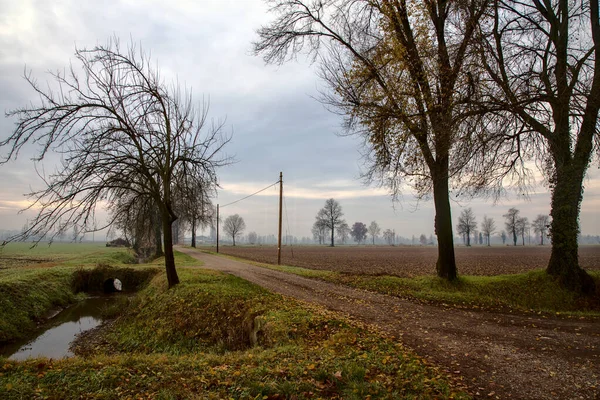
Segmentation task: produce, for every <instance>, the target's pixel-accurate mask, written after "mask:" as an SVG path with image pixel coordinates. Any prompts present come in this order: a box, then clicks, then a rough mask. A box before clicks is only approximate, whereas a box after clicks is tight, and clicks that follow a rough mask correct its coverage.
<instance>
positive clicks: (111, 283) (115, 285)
mask: <svg viewBox="0 0 600 400" xmlns="http://www.w3.org/2000/svg"><path fill="white" fill-rule="evenodd" d="M121 290H123V283H122V282H121V281H120V280H119V279H117V278H109V279H107V280H105V281H104V293H114V292H120V291H121Z"/></svg>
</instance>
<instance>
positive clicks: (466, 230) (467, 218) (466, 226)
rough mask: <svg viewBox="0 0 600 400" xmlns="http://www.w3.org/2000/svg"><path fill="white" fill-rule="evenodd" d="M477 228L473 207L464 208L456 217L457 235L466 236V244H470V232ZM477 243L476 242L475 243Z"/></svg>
mask: <svg viewBox="0 0 600 400" xmlns="http://www.w3.org/2000/svg"><path fill="white" fill-rule="evenodd" d="M475 228H477V221H475V214H473V209H471V208H465V209H464V210H462V212H461V213H460V216H459V217H458V225H457V226H456V231H457V232H458V234H459V235H463V236H464V237H465V238H466V243H465V244H466V245H467V246H471V234H472V233H473V232H474V230H475ZM475 244H477V242H476V243H475Z"/></svg>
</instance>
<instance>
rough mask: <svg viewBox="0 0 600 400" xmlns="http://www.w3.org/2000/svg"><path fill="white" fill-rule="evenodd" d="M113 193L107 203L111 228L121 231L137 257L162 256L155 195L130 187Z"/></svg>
mask: <svg viewBox="0 0 600 400" xmlns="http://www.w3.org/2000/svg"><path fill="white" fill-rule="evenodd" d="M115 197H116V199H115V201H114V202H113V203H111V204H109V205H108V210H109V213H110V218H111V220H112V221H113V224H112V225H111V227H110V229H111V230H114V229H119V230H121V231H122V232H123V234H124V235H125V238H126V239H127V240H128V241H129V242H130V243H131V244H132V247H133V250H134V251H135V253H136V256H137V257H138V258H139V259H149V258H153V259H154V258H158V257H162V256H164V253H163V248H162V222H161V219H160V210H159V208H158V206H157V204H156V202H155V201H154V199H153V198H152V197H150V196H148V195H141V194H138V193H136V192H135V191H130V190H123V191H122V194H121V195H120V196H115ZM59 226H60V223H59Z"/></svg>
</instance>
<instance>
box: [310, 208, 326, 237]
mask: <svg viewBox="0 0 600 400" xmlns="http://www.w3.org/2000/svg"><path fill="white" fill-rule="evenodd" d="M312 234H313V238H314V239H315V241H317V242H319V244H324V243H325V236H326V234H327V224H326V223H325V220H323V219H322V218H321V215H320V214H319V213H317V216H316V217H315V222H314V224H313V227H312Z"/></svg>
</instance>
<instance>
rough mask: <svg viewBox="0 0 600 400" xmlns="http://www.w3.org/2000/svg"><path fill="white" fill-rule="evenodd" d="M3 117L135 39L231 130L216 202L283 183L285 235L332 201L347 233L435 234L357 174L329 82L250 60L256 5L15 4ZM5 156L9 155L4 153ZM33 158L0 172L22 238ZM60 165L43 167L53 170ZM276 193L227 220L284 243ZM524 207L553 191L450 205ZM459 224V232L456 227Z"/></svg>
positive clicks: (592, 221)
mask: <svg viewBox="0 0 600 400" xmlns="http://www.w3.org/2000/svg"><path fill="white" fill-rule="evenodd" d="M0 10H1V11H0V108H1V109H2V110H4V111H6V110H10V109H14V108H17V107H21V106H23V105H25V104H27V103H28V102H30V101H33V102H35V101H36V96H35V95H34V94H33V92H32V90H31V88H29V87H28V85H27V83H26V82H25V81H24V80H23V79H22V75H23V72H24V70H25V66H26V67H27V69H28V70H29V69H30V70H31V71H32V72H33V74H34V75H35V76H36V77H37V78H38V80H40V81H44V80H45V79H46V76H45V71H47V70H56V69H62V68H64V67H67V66H68V65H69V61H70V60H71V59H72V56H73V52H74V48H75V46H77V47H92V46H94V45H95V44H97V43H106V41H107V40H108V38H110V37H111V36H113V35H116V36H117V37H118V38H120V39H121V42H122V44H123V45H125V44H127V43H129V42H130V40H133V42H134V43H136V44H138V45H139V44H141V46H142V47H143V48H144V50H146V51H147V52H150V53H151V57H152V60H153V62H154V63H156V65H158V67H159V68H160V70H161V72H162V75H163V77H164V78H165V80H166V81H167V82H174V81H178V82H179V83H180V84H181V85H185V86H187V87H189V88H192V90H193V93H194V98H195V99H196V100H197V101H198V102H201V101H202V99H205V100H209V101H210V117H211V118H214V119H215V120H223V119H226V127H227V131H228V132H231V133H232V135H233V139H232V141H231V144H230V145H229V146H228V148H227V153H228V154H231V155H235V157H236V159H237V160H238V162H237V163H235V164H233V165H231V166H229V167H225V168H223V169H222V170H220V174H219V177H220V183H221V186H222V190H220V191H219V197H218V199H215V202H217V203H220V204H226V203H229V202H232V201H234V200H236V199H238V198H241V197H243V196H246V195H248V194H250V193H253V192H255V191H257V190H259V189H261V188H263V187H265V186H268V185H269V184H271V183H273V182H275V181H276V180H277V179H278V176H279V171H283V173H284V182H285V185H284V191H285V194H286V209H287V218H286V219H287V220H288V221H289V225H288V224H287V223H286V225H288V226H286V228H285V229H286V230H287V231H288V232H289V234H293V235H296V236H298V237H302V236H310V227H311V226H312V223H313V221H314V216H315V214H316V212H317V211H318V209H319V208H320V207H322V206H323V204H324V202H325V200H326V199H327V198H329V197H334V198H336V199H337V200H339V201H340V203H341V204H342V207H343V209H344V212H345V214H346V215H345V217H346V219H347V221H348V223H349V224H352V223H353V222H355V221H362V222H365V223H367V224H368V223H369V222H370V221H372V220H376V221H378V222H379V225H380V226H381V227H382V228H383V229H386V228H391V229H395V230H396V232H397V233H398V234H400V235H402V236H406V237H410V236H412V235H413V234H414V235H419V234H421V233H425V234H426V235H429V234H432V233H433V214H434V213H433V209H432V208H433V205H432V202H431V201H422V202H420V203H418V204H417V203H416V201H415V200H414V198H413V197H412V196H411V194H410V193H405V196H404V200H403V201H402V202H401V203H400V204H392V202H391V199H390V196H389V195H388V194H387V193H386V191H385V190H384V189H382V188H377V187H366V186H364V185H363V184H362V182H361V181H360V180H359V179H358V177H359V175H360V163H361V161H360V153H359V145H360V140H359V139H358V138H353V137H340V136H338V135H336V133H340V132H341V128H340V124H341V119H340V117H339V116H336V115H334V114H331V113H330V112H328V111H326V110H325V109H324V107H323V106H322V105H321V104H320V103H318V102H317V101H316V100H314V97H317V96H318V90H319V88H321V89H323V86H322V83H321V82H320V81H319V79H318V78H317V76H316V74H315V71H314V68H312V67H311V66H310V65H309V64H308V63H307V62H306V61H305V60H303V59H302V58H300V59H299V61H297V62H290V63H287V64H285V65H283V66H280V67H278V66H271V65H269V66H266V65H264V63H263V61H262V59H260V58H257V57H254V56H252V55H251V54H250V50H251V41H252V40H254V39H255V38H256V36H255V30H256V29H257V28H258V27H260V25H261V24H265V23H267V22H268V21H269V18H270V16H269V15H268V14H267V9H266V6H265V5H264V4H263V2H262V1H259V0H252V1H250V0H248V1H225V0H215V1H191V0H190V1H169V2H166V1H145V0H144V1H142V0H139V1H135V0H133V1H132V0H123V1H103V2H88V1H53V2H48V1H45V0H41V1H33V0H31V1H26V0H20V1H9V0H0ZM13 124H14V120H10V119H7V118H2V119H0V137H6V136H7V135H8V134H9V133H10V132H11V130H12V129H13ZM2 154H5V151H4V150H2ZM32 154H33V148H32V147H29V148H28V150H25V151H24V152H22V153H21V154H20V156H19V158H18V160H17V161H14V162H10V163H8V164H6V165H4V166H1V167H0V172H1V173H2V184H1V186H0V187H1V189H0V221H1V222H0V229H19V228H20V227H21V226H22V225H23V224H24V223H25V221H26V219H27V218H28V217H29V218H31V216H32V214H31V212H29V213H24V214H21V215H17V212H18V210H20V209H21V208H23V207H24V206H26V205H27V202H26V198H24V197H23V194H24V193H27V192H29V191H31V190H32V189H36V188H40V187H41V185H42V182H41V180H40V179H39V178H38V176H37V174H36V172H35V168H34V164H33V162H32V161H30V158H31V156H32ZM57 159H58V158H57V157H56V156H53V157H50V158H49V159H48V160H45V161H44V163H43V165H38V168H45V169H46V170H51V169H52V168H53V167H54V165H55V163H56V161H57ZM599 175H600V174H598V168H597V162H596V163H594V164H593V165H592V166H591V168H590V174H589V177H588V180H587V181H586V184H585V194H584V201H583V205H582V211H581V227H582V232H583V233H584V234H597V233H598V232H599V231H600V229H599V227H600V217H599V213H598V210H600V178H599ZM277 194H278V192H277V189H276V188H271V189H269V190H267V191H265V192H263V193H261V194H260V195H259V196H255V197H252V198H251V199H248V200H246V201H243V202H240V203H236V204H234V205H231V206H229V207H226V208H224V209H223V215H225V216H226V215H229V214H233V213H239V214H240V215H242V216H243V217H244V219H245V220H246V225H247V231H257V232H258V233H259V234H263V235H266V234H271V233H275V232H276V223H277ZM513 206H514V207H517V208H519V209H520V210H521V212H522V214H523V215H524V216H527V217H529V219H530V220H532V219H533V218H535V216H536V215H537V214H540V213H549V211H550V200H549V195H548V193H547V190H546V189H545V188H544V187H542V186H540V187H538V188H537V189H536V191H535V193H532V194H531V196H530V201H527V200H526V199H524V196H521V195H520V194H514V195H512V196H510V197H509V198H508V199H505V200H502V202H501V203H500V204H498V205H493V204H492V203H491V202H489V201H485V200H482V199H475V200H471V201H464V200H463V201H461V202H460V203H454V204H453V205H452V208H453V216H454V220H455V221H456V220H457V218H458V215H459V213H460V210H461V208H462V207H473V209H474V211H475V213H476V215H477V217H478V221H481V220H482V219H483V215H484V214H487V215H488V216H491V217H494V218H495V219H496V225H497V226H498V227H500V228H502V227H503V223H502V222H503V218H502V214H503V213H505V212H506V210H507V209H508V208H510V207H513ZM454 225H456V223H455V224H454Z"/></svg>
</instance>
